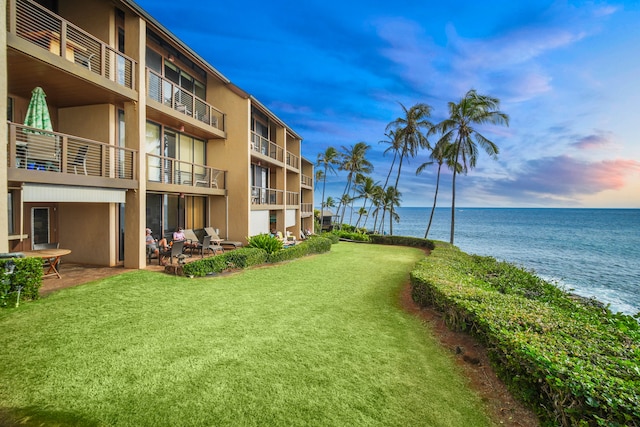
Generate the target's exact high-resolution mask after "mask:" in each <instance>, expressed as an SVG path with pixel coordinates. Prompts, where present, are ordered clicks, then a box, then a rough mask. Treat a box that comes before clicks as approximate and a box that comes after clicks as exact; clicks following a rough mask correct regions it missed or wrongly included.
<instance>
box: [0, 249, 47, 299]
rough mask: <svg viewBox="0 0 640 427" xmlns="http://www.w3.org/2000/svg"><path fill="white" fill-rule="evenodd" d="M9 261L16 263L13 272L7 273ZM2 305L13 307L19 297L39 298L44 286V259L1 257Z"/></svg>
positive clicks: (0, 297) (0, 293)
mask: <svg viewBox="0 0 640 427" xmlns="http://www.w3.org/2000/svg"><path fill="white" fill-rule="evenodd" d="M7 262H13V263H14V264H15V267H14V270H13V274H5V271H6V264H7ZM0 272H2V273H0V307H13V306H14V305H15V303H16V300H17V298H18V289H19V288H22V289H21V290H20V300H21V301H29V300H35V299H38V298H39V291H40V286H42V273H43V271H42V259H40V258H11V259H0Z"/></svg>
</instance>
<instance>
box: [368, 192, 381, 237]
mask: <svg viewBox="0 0 640 427" xmlns="http://www.w3.org/2000/svg"><path fill="white" fill-rule="evenodd" d="M383 199H384V189H383V188H382V186H380V185H376V186H374V187H373V191H372V192H371V206H372V207H374V206H375V209H374V210H373V212H372V214H373V231H374V232H377V230H378V229H377V225H378V214H379V213H380V208H382V201H383Z"/></svg>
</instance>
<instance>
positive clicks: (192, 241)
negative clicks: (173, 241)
mask: <svg viewBox="0 0 640 427" xmlns="http://www.w3.org/2000/svg"><path fill="white" fill-rule="evenodd" d="M182 232H183V233H184V237H185V239H186V240H185V245H184V249H185V250H187V249H188V250H189V254H190V255H193V251H200V250H202V243H200V239H198V236H196V233H195V232H194V231H193V230H192V229H191V228H188V229H186V230H182Z"/></svg>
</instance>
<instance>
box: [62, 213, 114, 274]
mask: <svg viewBox="0 0 640 427" xmlns="http://www.w3.org/2000/svg"><path fill="white" fill-rule="evenodd" d="M111 217H112V214H111V209H110V206H109V204H107V203H60V204H58V236H59V238H60V247H61V248H67V249H71V253H70V254H69V255H66V256H65V257H64V260H65V261H69V262H77V263H81V264H93V265H114V260H113V254H114V251H115V245H116V243H117V234H113V233H112V230H113V228H112V227H111V226H110V224H111V222H112V221H111ZM110 236H112V237H110Z"/></svg>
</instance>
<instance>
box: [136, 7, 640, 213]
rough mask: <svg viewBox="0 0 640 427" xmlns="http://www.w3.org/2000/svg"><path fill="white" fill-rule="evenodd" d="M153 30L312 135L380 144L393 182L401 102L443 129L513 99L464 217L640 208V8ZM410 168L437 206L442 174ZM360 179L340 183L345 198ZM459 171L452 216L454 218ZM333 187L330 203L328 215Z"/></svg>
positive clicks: (446, 178)
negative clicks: (479, 100) (469, 96)
mask: <svg viewBox="0 0 640 427" xmlns="http://www.w3.org/2000/svg"><path fill="white" fill-rule="evenodd" d="M137 3H138V4H139V5H140V6H141V7H142V8H143V9H145V10H146V11H147V12H148V13H149V14H150V15H151V16H152V17H154V18H155V19H156V20H158V21H159V22H160V23H161V24H162V25H164V26H165V27H166V28H167V29H169V30H170V31H171V32H172V33H174V34H175V35H176V36H177V37H178V38H180V39H181V40H182V41H183V42H185V43H186V44H187V45H188V46H190V47H191V48H192V49H194V50H195V51H196V52H197V53H198V54H199V55H200V56H201V57H203V58H204V59H205V60H206V61H208V62H209V63H210V64H211V65H212V66H213V67H215V68H216V69H217V70H219V71H220V72H221V73H222V74H224V75H225V76H226V77H227V78H228V79H230V80H231V81H232V82H234V83H235V84H236V85H238V86H240V87H241V88H242V89H244V90H245V91H247V92H249V93H251V94H252V95H254V96H255V97H256V98H258V99H259V100H260V101H261V102H262V103H263V104H264V105H266V106H267V107H268V108H269V109H271V111H272V112H273V113H275V114H276V115H277V116H278V117H280V118H281V119H282V120H283V121H284V122H285V123H287V125H289V126H290V127H291V128H292V129H294V130H295V131H296V132H297V133H298V134H299V135H301V136H302V137H303V138H304V141H303V155H304V157H306V158H307V159H309V160H310V161H313V162H315V160H316V157H317V155H318V153H320V152H323V151H324V150H325V149H326V148H327V147H328V146H334V147H336V148H338V149H340V147H342V146H347V147H348V146H350V145H353V144H355V143H357V142H359V141H364V142H366V143H367V144H369V145H371V149H370V155H369V158H370V160H371V161H372V163H373V164H374V166H375V170H374V174H373V177H374V179H375V180H377V181H382V182H384V179H385V177H386V174H387V172H388V168H389V165H390V163H391V157H390V156H387V157H383V155H382V152H383V151H384V149H385V148H386V145H384V144H380V143H379V141H380V140H383V139H385V136H384V132H385V127H386V125H387V124H388V123H389V122H391V121H392V120H394V119H395V118H397V117H398V116H400V115H401V113H402V109H401V107H400V105H399V103H402V104H404V105H405V106H407V107H410V106H412V105H414V104H416V103H418V102H424V103H427V104H429V105H431V106H432V107H433V109H434V111H433V115H432V120H433V121H434V122H437V121H440V120H442V119H443V118H444V117H445V116H446V114H447V112H448V110H447V103H448V102H449V101H455V102H457V101H459V99H460V98H461V97H462V96H463V95H464V93H466V92H467V91H468V90H469V89H472V88H473V89H476V90H477V91H478V92H479V93H481V94H489V95H492V96H495V97H497V98H499V99H500V100H501V110H502V111H504V112H505V113H507V114H508V115H509V116H510V126H509V127H508V128H506V127H499V128H491V127H485V128H482V129H481V133H482V134H483V135H484V136H485V137H487V138H489V139H490V140H492V141H493V142H495V143H496V144H497V145H498V147H499V148H500V154H499V159H498V160H497V161H494V160H492V159H490V158H488V157H487V156H486V155H482V156H481V157H480V158H479V161H478V165H477V167H476V168H475V169H473V170H471V171H470V172H469V174H468V175H467V176H461V177H459V180H458V181H457V182H458V186H457V197H456V205H458V206H477V207H489V206H492V207H493V206H495V207H512V206H513V207H634V208H640V136H639V135H640V133H639V132H638V128H637V126H638V125H639V124H640V108H639V107H640V1H638V0H634V1H620V2H616V3H607V2H583V1H557V2H550V1H526V2H524V1H523V2H520V1H516V2H514V1H506V0H505V1H485V2H471V1H459V0H452V1H439V2H434V1H424V0H423V1H413V0H412V1H408V0H399V1H395V2H388V1H384V2H382V1H376V0H368V1H365V0H352V1H335V0H324V1H322V2H320V1H315V0H308V1H295V2H294V1H284V0H272V1H253V0H246V1H242V2H234V1H225V2H217V1H216V2H209V1H207V2H205V1H194V0H184V1H182V2H179V3H176V2H175V1H167V0H140V1H137ZM426 160H427V153H426V152H424V153H422V154H420V155H419V156H418V157H417V158H415V159H412V160H410V163H409V164H408V165H405V166H403V176H402V177H401V180H400V185H399V187H400V188H399V189H400V191H401V193H402V206H431V203H432V200H433V190H434V187H435V168H434V169H431V170H429V169H428V170H427V171H426V172H425V173H423V174H422V175H419V176H416V175H415V169H416V168H417V167H418V166H419V165H420V164H421V163H423V162H425V161H426ZM344 183H345V178H344V173H342V174H339V175H338V176H330V177H329V179H328V181H327V194H328V195H331V196H333V197H334V198H336V199H337V198H339V197H340V195H341V193H342V190H343V188H344ZM450 186H451V173H450V172H449V171H445V172H444V175H443V177H442V182H441V188H440V194H439V203H438V206H443V207H444V206H448V205H449V204H450V202H451V195H450V191H451V190H450ZM320 193H321V189H320V188H318V189H317V191H316V205H318V206H319V204H320Z"/></svg>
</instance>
